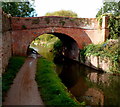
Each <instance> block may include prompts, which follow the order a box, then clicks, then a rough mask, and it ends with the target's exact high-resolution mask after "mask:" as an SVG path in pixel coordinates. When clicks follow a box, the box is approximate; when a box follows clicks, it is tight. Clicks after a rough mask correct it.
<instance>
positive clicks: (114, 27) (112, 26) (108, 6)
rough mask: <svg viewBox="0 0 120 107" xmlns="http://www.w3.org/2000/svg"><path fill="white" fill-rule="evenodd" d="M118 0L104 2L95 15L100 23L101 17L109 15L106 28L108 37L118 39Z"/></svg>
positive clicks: (119, 27) (119, 14)
mask: <svg viewBox="0 0 120 107" xmlns="http://www.w3.org/2000/svg"><path fill="white" fill-rule="evenodd" d="M119 10H120V1H119V2H115V0H113V2H104V3H103V7H102V8H101V9H100V10H99V11H98V13H97V15H96V17H97V19H98V21H99V23H100V25H102V17H103V16H109V22H108V28H109V30H110V34H109V38H110V39H118V37H119V34H120V21H119V20H120V12H119Z"/></svg>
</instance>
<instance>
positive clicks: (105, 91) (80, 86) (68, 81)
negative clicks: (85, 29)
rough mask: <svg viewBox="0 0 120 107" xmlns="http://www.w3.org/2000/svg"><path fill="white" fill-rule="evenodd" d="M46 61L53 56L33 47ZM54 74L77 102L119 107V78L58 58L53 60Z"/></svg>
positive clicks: (45, 50)
mask: <svg viewBox="0 0 120 107" xmlns="http://www.w3.org/2000/svg"><path fill="white" fill-rule="evenodd" d="M35 48H36V49H38V51H39V53H40V54H41V55H43V56H44V57H46V58H47V59H48V60H51V61H53V59H54V58H53V54H52V53H50V52H49V51H48V49H46V48H44V47H37V46H36V47H35ZM55 64H56V72H57V73H58V74H59V77H60V78H61V80H62V82H63V83H64V84H65V85H66V86H67V87H68V90H70V92H71V93H72V94H73V95H74V96H75V97H76V99H77V100H78V101H79V102H83V101H85V102H86V104H87V105H100V106H101V105H107V106H117V107H118V106H120V101H119V96H120V91H119V89H120V77H119V76H114V75H112V74H108V73H103V72H100V71H97V70H94V69H92V68H89V67H87V66H84V65H82V64H79V63H78V62H75V61H72V60H69V59H66V58H63V57H60V58H59V59H58V60H57V59H55Z"/></svg>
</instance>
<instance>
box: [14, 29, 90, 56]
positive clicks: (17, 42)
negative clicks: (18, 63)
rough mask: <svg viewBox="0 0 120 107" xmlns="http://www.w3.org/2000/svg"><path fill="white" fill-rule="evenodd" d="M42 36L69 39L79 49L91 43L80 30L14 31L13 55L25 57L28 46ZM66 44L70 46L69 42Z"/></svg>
mask: <svg viewBox="0 0 120 107" xmlns="http://www.w3.org/2000/svg"><path fill="white" fill-rule="evenodd" d="M42 34H53V35H55V36H57V37H59V38H60V39H61V40H63V41H64V39H66V38H71V39H72V40H73V41H75V42H76V44H77V46H78V48H79V49H82V48H83V47H84V46H85V45H87V44H90V43H91V40H90V38H89V37H88V36H87V34H86V33H85V32H84V31H82V30H81V29H75V28H59V27H58V28H55V27H49V28H40V29H31V30H16V31H13V32H12V38H13V39H12V49H13V54H14V55H24V56H25V55H26V53H27V48H28V46H29V44H30V43H31V42H32V41H33V40H34V39H35V38H37V37H38V36H40V35H42ZM68 42H69V41H68ZM67 44H70V42H69V43H67Z"/></svg>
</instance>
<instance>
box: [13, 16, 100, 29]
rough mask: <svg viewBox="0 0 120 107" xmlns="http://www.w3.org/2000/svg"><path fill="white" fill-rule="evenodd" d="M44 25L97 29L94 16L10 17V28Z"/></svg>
mask: <svg viewBox="0 0 120 107" xmlns="http://www.w3.org/2000/svg"><path fill="white" fill-rule="evenodd" d="M46 27H67V28H83V29H98V28H99V25H98V21H97V19H96V18H71V17H60V16H43V17H27V18H21V17H13V18H12V30H21V29H37V28H46Z"/></svg>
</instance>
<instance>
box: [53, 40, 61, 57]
mask: <svg viewBox="0 0 120 107" xmlns="http://www.w3.org/2000/svg"><path fill="white" fill-rule="evenodd" d="M62 46H63V44H62V42H61V41H60V40H59V39H58V40H57V41H56V42H55V43H54V46H53V53H54V54H55V55H61V54H62Z"/></svg>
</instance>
